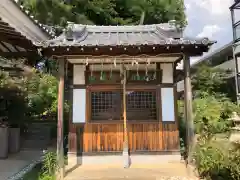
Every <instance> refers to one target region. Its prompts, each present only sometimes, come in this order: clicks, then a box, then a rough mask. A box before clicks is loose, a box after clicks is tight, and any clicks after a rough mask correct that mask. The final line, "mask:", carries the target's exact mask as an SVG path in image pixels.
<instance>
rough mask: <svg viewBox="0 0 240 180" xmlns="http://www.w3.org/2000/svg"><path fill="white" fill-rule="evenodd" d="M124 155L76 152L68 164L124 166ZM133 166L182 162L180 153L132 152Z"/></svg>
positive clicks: (69, 155) (69, 157) (71, 155)
mask: <svg viewBox="0 0 240 180" xmlns="http://www.w3.org/2000/svg"><path fill="white" fill-rule="evenodd" d="M123 160H124V159H123V156H122V155H121V154H119V155H118V154H117V155H106V154H105V155H94V156H88V155H83V156H77V155H76V154H70V153H69V154H68V166H76V165H77V166H99V167H116V168H124V164H123ZM130 161H131V166H130V167H138V166H139V167H140V166H155V165H160V164H164V163H172V162H180V161H181V155H180V153H174V154H172V153H171V154H163V155H156V154H132V155H131V156H130Z"/></svg>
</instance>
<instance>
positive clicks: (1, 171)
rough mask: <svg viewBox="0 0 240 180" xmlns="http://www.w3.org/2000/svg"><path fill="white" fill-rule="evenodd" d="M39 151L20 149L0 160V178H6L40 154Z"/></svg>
mask: <svg viewBox="0 0 240 180" xmlns="http://www.w3.org/2000/svg"><path fill="white" fill-rule="evenodd" d="M41 153H42V152H41V151H21V152H20V153H17V154H14V155H10V156H9V157H8V158H7V159H4V160H0V180H6V179H8V178H9V177H11V176H13V175H14V174H16V173H18V172H19V171H21V170H22V169H23V168H24V167H26V166H27V165H29V164H30V163H31V162H32V161H34V160H37V159H38V158H39V157H40V156H41Z"/></svg>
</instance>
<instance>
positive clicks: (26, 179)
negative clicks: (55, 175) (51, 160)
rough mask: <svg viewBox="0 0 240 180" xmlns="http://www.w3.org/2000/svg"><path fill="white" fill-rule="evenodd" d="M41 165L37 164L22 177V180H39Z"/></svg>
mask: <svg viewBox="0 0 240 180" xmlns="http://www.w3.org/2000/svg"><path fill="white" fill-rule="evenodd" d="M41 167H42V166H41V164H37V165H36V166H35V167H34V168H33V169H32V170H31V171H29V172H28V173H26V174H25V175H24V176H23V180H39V173H40V170H41Z"/></svg>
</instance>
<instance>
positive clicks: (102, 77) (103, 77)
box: [100, 61, 106, 81]
mask: <svg viewBox="0 0 240 180" xmlns="http://www.w3.org/2000/svg"><path fill="white" fill-rule="evenodd" d="M104 80H106V76H105V73H104V71H103V61H102V64H101V74H100V81H104Z"/></svg>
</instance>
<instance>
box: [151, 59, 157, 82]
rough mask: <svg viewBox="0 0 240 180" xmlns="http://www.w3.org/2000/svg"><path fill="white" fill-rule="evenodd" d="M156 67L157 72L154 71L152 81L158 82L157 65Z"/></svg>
mask: <svg viewBox="0 0 240 180" xmlns="http://www.w3.org/2000/svg"><path fill="white" fill-rule="evenodd" d="M154 66H155V71H154V74H153V77H152V80H156V79H157V63H154Z"/></svg>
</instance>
